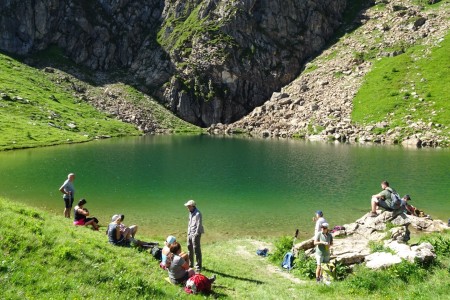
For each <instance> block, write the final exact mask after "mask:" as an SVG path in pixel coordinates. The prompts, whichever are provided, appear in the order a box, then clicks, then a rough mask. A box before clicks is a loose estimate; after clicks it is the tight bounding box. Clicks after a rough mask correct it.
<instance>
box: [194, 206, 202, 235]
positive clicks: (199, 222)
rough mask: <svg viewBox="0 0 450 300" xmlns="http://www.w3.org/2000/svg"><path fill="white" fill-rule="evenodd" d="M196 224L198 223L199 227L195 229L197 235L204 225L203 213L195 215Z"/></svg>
mask: <svg viewBox="0 0 450 300" xmlns="http://www.w3.org/2000/svg"><path fill="white" fill-rule="evenodd" d="M195 224H196V225H197V228H196V229H195V236H198V235H199V234H200V233H199V230H200V228H201V227H202V214H201V213H200V212H198V213H197V215H196V216H195Z"/></svg>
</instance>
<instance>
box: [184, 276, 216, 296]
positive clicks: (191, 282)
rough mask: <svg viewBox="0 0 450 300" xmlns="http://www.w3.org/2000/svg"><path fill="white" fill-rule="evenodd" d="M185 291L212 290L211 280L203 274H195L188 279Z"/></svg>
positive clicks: (193, 292) (192, 292) (189, 292)
mask: <svg viewBox="0 0 450 300" xmlns="http://www.w3.org/2000/svg"><path fill="white" fill-rule="evenodd" d="M184 291H185V292H186V293H188V294H197V293H201V292H206V293H209V292H211V281H210V280H209V279H208V278H207V277H206V276H205V275H203V274H195V275H194V276H192V277H191V278H189V279H188V280H187V281H186V286H185V287H184Z"/></svg>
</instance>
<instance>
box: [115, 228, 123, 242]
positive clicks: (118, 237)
mask: <svg viewBox="0 0 450 300" xmlns="http://www.w3.org/2000/svg"><path fill="white" fill-rule="evenodd" d="M118 227H119V226H117V225H116V240H117V241H120V239H121V237H122V235H121V233H120V230H119V228H118Z"/></svg>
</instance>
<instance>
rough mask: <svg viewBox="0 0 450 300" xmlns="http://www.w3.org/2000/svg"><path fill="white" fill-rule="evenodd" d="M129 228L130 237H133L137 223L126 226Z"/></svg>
mask: <svg viewBox="0 0 450 300" xmlns="http://www.w3.org/2000/svg"><path fill="white" fill-rule="evenodd" d="M128 228H129V229H130V234H131V237H133V238H134V236H135V235H136V232H137V230H138V226H137V225H131V226H130V227H128Z"/></svg>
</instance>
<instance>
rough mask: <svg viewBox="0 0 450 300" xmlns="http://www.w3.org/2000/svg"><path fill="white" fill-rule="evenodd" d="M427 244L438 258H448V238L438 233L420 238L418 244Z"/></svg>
mask: <svg viewBox="0 0 450 300" xmlns="http://www.w3.org/2000/svg"><path fill="white" fill-rule="evenodd" d="M422 242H429V243H430V244H431V245H433V247H434V251H435V252H436V254H437V255H439V256H441V255H442V256H445V257H448V256H450V238H449V237H448V236H443V235H441V234H439V233H434V234H430V235H425V236H423V237H421V238H420V243H422Z"/></svg>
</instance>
